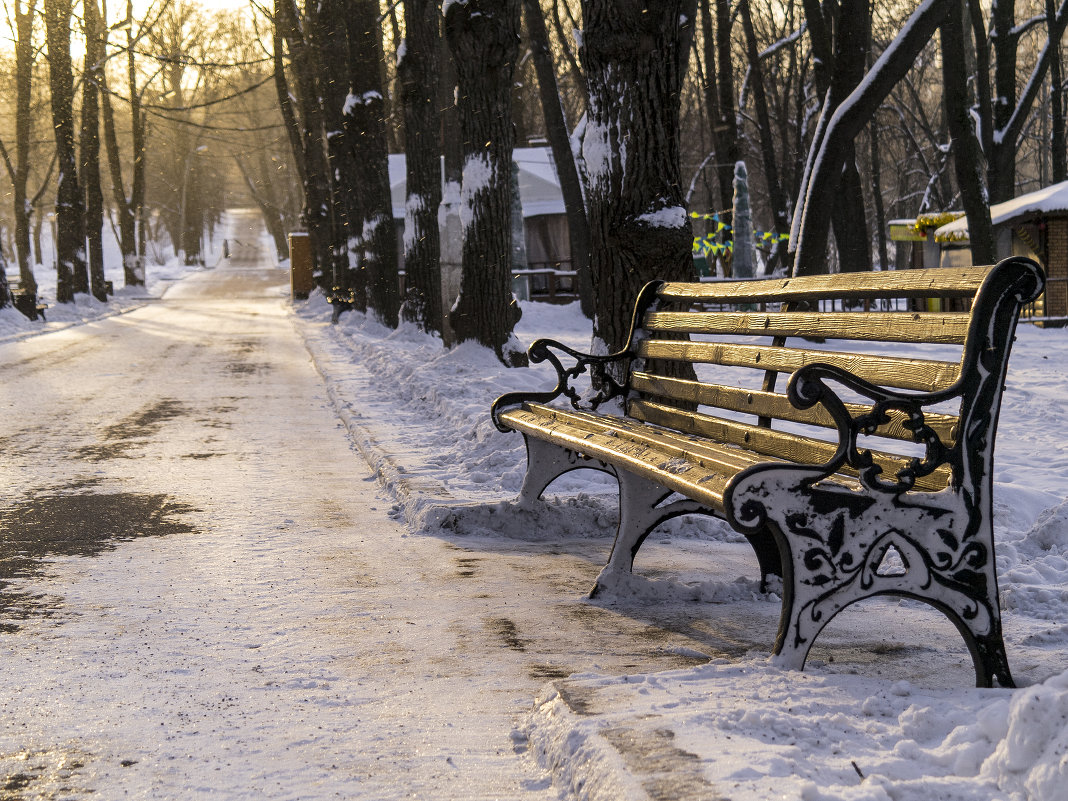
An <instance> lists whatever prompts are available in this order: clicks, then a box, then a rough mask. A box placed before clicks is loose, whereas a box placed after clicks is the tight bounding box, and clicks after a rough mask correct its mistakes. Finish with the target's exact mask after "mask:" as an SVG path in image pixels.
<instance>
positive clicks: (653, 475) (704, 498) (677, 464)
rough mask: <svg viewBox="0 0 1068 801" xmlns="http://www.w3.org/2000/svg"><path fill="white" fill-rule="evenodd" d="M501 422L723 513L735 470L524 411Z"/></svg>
mask: <svg viewBox="0 0 1068 801" xmlns="http://www.w3.org/2000/svg"><path fill="white" fill-rule="evenodd" d="M501 420H502V421H504V422H505V423H507V424H508V425H510V426H511V427H512V428H514V429H515V430H517V431H521V432H525V433H530V434H532V435H533V436H537V437H539V438H541V439H547V440H548V441H549V442H553V443H555V444H557V445H560V446H562V447H565V448H568V449H570V450H572V451H575V452H576V453H580V454H582V455H584V456H587V457H590V458H594V459H601V460H603V461H605V462H608V463H610V464H614V465H616V466H617V467H621V468H623V469H625V470H627V471H628V472H631V473H634V474H636V475H638V476H641V477H643V478H646V479H648V480H650V481H652V482H653V483H655V484H659V485H660V486H662V487H666V488H667V489H670V490H674V491H676V492H680V493H682V494H684V495H686V496H687V497H690V498H693V499H694V500H696V501H698V502H700V503H704V504H707V505H708V506H710V507H712V508H713V509H715V510H716V511H718V512H721V513H722V511H723V490H724V489H725V488H726V486H727V482H728V481H730V479H731V478H732V477H733V476H734V475H735V474H736V473H737V471H736V470H717V469H715V468H714V467H706V466H704V465H702V464H700V463H699V462H698V461H696V460H693V459H691V458H689V457H688V455H687V454H686V453H685V451H684V450H683V449H677V450H676V451H675V452H672V451H670V450H665V449H662V448H659V447H654V446H651V445H649V444H648V443H644V442H641V441H636V440H633V439H629V438H625V437H620V436H618V435H617V434H616V433H615V432H612V431H604V432H592V431H586V430H585V429H582V428H576V427H573V426H570V425H568V424H567V423H566V422H563V421H560V420H556V419H553V418H550V417H546V416H544V415H539V414H535V413H534V412H532V411H529V410H526V409H512V410H509V411H507V412H505V413H503V414H502V415H501Z"/></svg>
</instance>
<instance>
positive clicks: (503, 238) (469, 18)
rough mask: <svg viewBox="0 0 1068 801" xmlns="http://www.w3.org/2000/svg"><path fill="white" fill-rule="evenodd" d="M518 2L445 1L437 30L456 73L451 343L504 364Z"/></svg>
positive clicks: (511, 309) (511, 302)
mask: <svg viewBox="0 0 1068 801" xmlns="http://www.w3.org/2000/svg"><path fill="white" fill-rule="evenodd" d="M519 12H520V6H519V0H468V2H467V3H453V4H452V5H450V6H449V7H448V11H447V13H446V15H445V34H446V37H447V39H448V42H449V47H450V48H451V50H452V54H453V62H454V64H455V65H456V73H457V108H458V111H459V117H460V131H461V138H462V140H463V154H464V162H463V164H464V166H463V181H462V189H461V212H460V213H461V221H462V225H463V257H462V263H463V267H462V277H461V283H460V296H459V298H457V301H456V304H455V305H454V306H453V309H452V311H451V313H450V323H451V325H452V329H453V331H454V333H455V335H456V338H457V340H458V341H460V342H463V341H464V340H469V339H470V340H475V341H476V342H479V343H481V344H483V345H485V346H486V347H489V348H492V349H493V351H494V353H496V354H497V358H498V359H500V360H501V362H502V363H504V364H505V365H508V366H513V367H514V366H521V365H525V364H526V355H525V354H524V353H523V351H522V349H521V348H520V347H519V346H518V342H517V340H516V339H515V336H514V335H513V333H512V329H513V328H514V327H515V324H516V322H517V321H518V320H519V317H520V315H521V313H522V312H521V311H520V309H519V305H518V304H517V303H516V302H515V299H514V298H513V297H512V288H511V253H512V241H511V240H512V237H511V230H512V195H511V189H510V181H511V174H512V149H513V147H514V144H515V142H514V137H515V134H514V130H513V127H512V99H511V98H512V74H513V72H514V69H515V60H516V55H517V53H518V51H519Z"/></svg>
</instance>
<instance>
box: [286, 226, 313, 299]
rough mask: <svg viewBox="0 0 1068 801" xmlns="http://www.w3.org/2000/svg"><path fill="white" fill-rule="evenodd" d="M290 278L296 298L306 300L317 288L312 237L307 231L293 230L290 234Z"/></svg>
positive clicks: (294, 297)
mask: <svg viewBox="0 0 1068 801" xmlns="http://www.w3.org/2000/svg"><path fill="white" fill-rule="evenodd" d="M289 279H290V287H291V289H292V293H293V299H294V300H306V299H307V297H308V295H310V294H311V291H312V290H313V289H315V280H314V279H313V278H312V251H311V237H309V236H308V233H307V232H306V231H293V232H292V233H291V234H290V235H289Z"/></svg>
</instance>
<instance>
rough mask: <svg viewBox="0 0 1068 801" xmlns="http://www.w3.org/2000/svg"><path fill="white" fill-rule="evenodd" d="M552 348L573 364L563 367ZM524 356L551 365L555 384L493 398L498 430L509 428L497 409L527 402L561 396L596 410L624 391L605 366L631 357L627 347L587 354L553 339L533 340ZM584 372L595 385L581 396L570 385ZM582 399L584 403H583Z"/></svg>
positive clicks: (553, 398) (495, 422) (572, 402)
mask: <svg viewBox="0 0 1068 801" xmlns="http://www.w3.org/2000/svg"><path fill="white" fill-rule="evenodd" d="M553 350H558V351H560V352H561V353H563V354H565V355H566V356H569V357H571V358H572V359H574V362H575V363H574V365H573V366H571V367H567V368H565V367H564V364H563V362H562V361H561V359H560V357H558V356H557V355H556V354H555V353H553ZM527 357H528V358H529V359H530V363H531V364H541V363H542V362H548V363H549V364H551V365H552V366H553V368H554V369H555V370H556V386H555V387H553V389H551V390H549V391H547V392H508V393H506V394H504V395H501V396H500V397H499V398H497V400H495V401H494V402H493V406H492V407H490V415H491V416H492V418H493V424H494V425H495V426H496V427H497V429H498V430H499V431H505V432H507V431H511V429H510V428H508V427H507V426H505V425H503V424H502V423H501V422H500V419H499V417H498V415H499V414H500V412H501V411H503V410H504V409H506V408H510V407H514V406H518V405H520V404H522V403H525V402H527V401H531V402H534V403H548V402H550V401H553V400H556V399H557V398H559V397H560V396H561V395H563V396H564V397H566V398H567V399H568V400H570V401H571V405H572V406H573V407H574V408H575V409H583V408H588V409H590V410H596V409H597V407H598V406H600V405H601V404H602V403H604V402H605V401H608V400H611V399H612V398H617V397H619V396H621V395H623V394H624V392H625V391H626V390H625V388H624V387H623V385H621V384H620V383H619V382H618V381H616V379H615V378H613V377H612V374H611V371H610V370H608V369H607V368H608V366H609V365H612V364H616V363H618V362H621V361H624V360H627V359H629V358H630V357H631V354H630V350H629V349H627V350H623V351H620V352H619V353H610V354H608V355H605V356H594V355H593V354H591V353H581V352H579V351H577V350H573V349H572V348H569V347H568V346H567V345H564V344H563V343H561V342H557V341H556V340H554V339H537V340H535V341H534V342H533V343H531V345H530V347H529V348H528V349H527ZM587 371H589V374H590V382H591V383H592V385H593V386H594V387H596V388H597V391H596V392H595V393H593V394H592V395H587V396H586V397H585V398H583V396H582V395H581V394H580V393H579V392H578V390H576V389H575V388H574V387H573V386H571V381H572V380H573V379H576V378H578V377H579V376H580V375H582V374H583V373H586V372H587ZM584 402H585V406H583V403H584Z"/></svg>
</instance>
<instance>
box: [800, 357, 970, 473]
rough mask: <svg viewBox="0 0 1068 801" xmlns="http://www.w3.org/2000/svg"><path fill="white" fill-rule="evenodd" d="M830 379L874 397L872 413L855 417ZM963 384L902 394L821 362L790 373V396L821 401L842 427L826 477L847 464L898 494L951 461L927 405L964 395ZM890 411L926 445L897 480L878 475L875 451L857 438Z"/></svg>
mask: <svg viewBox="0 0 1068 801" xmlns="http://www.w3.org/2000/svg"><path fill="white" fill-rule="evenodd" d="M828 381H833V382H836V383H838V384H841V385H842V386H844V387H846V388H848V389H850V390H852V391H853V392H855V393H857V394H858V395H861V396H862V397H865V398H867V399H868V400H870V401H872V408H871V411H870V412H868V413H866V414H862V415H858V416H857V417H853V416H852V415H851V414H850V413H849V410H848V409H847V407H846V405H845V402H843V401H842V399H841V398H840V397H839V396H838V393H836V392H835V391H834V390H833V389H831V387H830V386H828V384H827V382H828ZM961 383H962V382H961V381H960V379H958V380H957V381H956V382H954V384H953V385H952V386H949V387H947V388H946V389H944V390H940V391H938V392H901V391H898V390H893V389H888V388H886V387H880V386H878V385H876V384H872V383H870V382H868V381H865V380H864V379H862V378H859V377H858V376H856V375H854V374H853V373H850V372H849V371H848V370H845V369H843V368H841V367H836V366H834V365H830V364H822V363H820V364H810V365H806V366H805V367H802V368H801V369H799V370H797V371H796V372H795V373H794V374H793V375H792V376H791V377H790V382H789V385H788V386H787V396H788V397H789V399H790V403H792V404H793V405H794V406H796V407H797V408H798V409H809V408H811V407H813V406H815V405H816V404H817V403H819V404H822V405H823V407H824V408H825V409H826V410H827V411H828V413H829V414H830V415H831V417H832V418H833V419H834V421H835V423H836V424H837V426H838V450H837V451H836V453H835V455H834V457H832V459H831V460H830V461H829V462H827V464H825V465H823V468H824V470H825V471H826V472H825V473H824V475H825V476H826V475H830V474H831V473H834V472H836V471H837V470H838V469H839V468H841V467H842V466H843V465H849V466H850V467H852V468H854V469H855V470H857V471H858V472H859V473H860V479H861V482H862V483H863V484H864V485H865V486H866V487H868V488H869V489H872V490H880V491H884V492H891V493H894V494H898V493H901V492H905V491H907V490H909V489H912V486H913V485H914V484H915V483H916V479H917V478H920V477H921V476H926V475H930V474H931V473H933V472H934V471H935V470H936V469H938V468H939V467H940V466H942V465H943V464H945V463H946V462H948V461H950V459H951V455H952V454H951V450H952V449H951V448H949V447H947V446H946V444H945V443H943V442H942V440H941V438H940V437H939V436H938V433H937V432H936V431H934V429H932V428H931V427H930V426H928V425H927V423H926V421H925V420H924V415H923V409H924V408H925V407H930V406H933V405H935V404H938V403H943V402H944V401H947V400H952V399H953V398H957V397H960V396H961V394H962V392H963V389H962V386H961ZM891 410H893V411H898V412H901V413H903V414H904V415H905V416H906V419H905V420H904V421H903V422H902V426H903V427H904V428H905V429H907V430H909V431H911V432H912V436H913V439H914V440H915V441H916V442H918V443H921V444H923V445H924V446H925V447H926V449H927V452H926V453H925V454H924V456H923V458H922V459H921V458H914V459H912V460H911V462H910V463H909V465H908V467H906V468H904V469H903V470H901V471H899V472H898V473H897V476H896V479H897V480H896V481H890V482H888V481H883V480H881V479H879V478H878V475H879V473H881V472H882V468H881V467H880V466H879V465H878V464H876V463H875V461H874V459H873V458H872V454H871V451H869V450H860V449H858V447H857V438H858V437H859V436H861V435H862V434H871V433H873V432H874V431H875V429H877V428H878V427H879V426H881V425H884V424H886V423H889V422H890V416H889V412H890V411H891Z"/></svg>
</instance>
